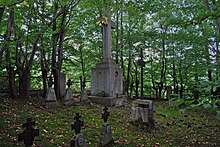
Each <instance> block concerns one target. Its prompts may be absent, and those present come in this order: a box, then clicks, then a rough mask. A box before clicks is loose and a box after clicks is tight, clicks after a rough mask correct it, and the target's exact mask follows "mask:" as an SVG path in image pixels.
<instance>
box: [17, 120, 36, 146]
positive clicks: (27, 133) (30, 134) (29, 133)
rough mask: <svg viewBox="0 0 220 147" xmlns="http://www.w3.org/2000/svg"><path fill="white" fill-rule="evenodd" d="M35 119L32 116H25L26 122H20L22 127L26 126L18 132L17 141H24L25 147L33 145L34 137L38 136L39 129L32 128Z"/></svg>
mask: <svg viewBox="0 0 220 147" xmlns="http://www.w3.org/2000/svg"><path fill="white" fill-rule="evenodd" d="M33 125H35V121H32V118H27V122H26V123H24V124H22V127H23V128H26V130H24V131H23V132H22V133H20V134H18V141H22V140H23V141H24V144H25V147H31V146H32V145H33V141H34V137H35V136H39V129H34V128H33V127H32V126H33Z"/></svg>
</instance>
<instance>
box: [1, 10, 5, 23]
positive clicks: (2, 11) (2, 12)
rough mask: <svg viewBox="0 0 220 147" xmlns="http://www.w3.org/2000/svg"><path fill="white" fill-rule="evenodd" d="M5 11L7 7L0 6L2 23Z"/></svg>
mask: <svg viewBox="0 0 220 147" xmlns="http://www.w3.org/2000/svg"><path fill="white" fill-rule="evenodd" d="M4 11H5V7H0V24H1V22H2V17H3V14H4Z"/></svg>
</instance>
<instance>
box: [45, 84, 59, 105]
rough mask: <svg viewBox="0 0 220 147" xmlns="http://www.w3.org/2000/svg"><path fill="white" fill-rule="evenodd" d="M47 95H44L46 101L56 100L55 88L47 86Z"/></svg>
mask: <svg viewBox="0 0 220 147" xmlns="http://www.w3.org/2000/svg"><path fill="white" fill-rule="evenodd" d="M47 91H48V92H47V97H46V101H48V102H49V101H51V102H52V101H57V98H56V94H55V89H54V88H52V87H49V88H48V90H47Z"/></svg>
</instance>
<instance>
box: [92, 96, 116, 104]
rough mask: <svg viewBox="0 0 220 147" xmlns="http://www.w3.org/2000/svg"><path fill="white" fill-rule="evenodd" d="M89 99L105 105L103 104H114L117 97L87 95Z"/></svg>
mask: <svg viewBox="0 0 220 147" xmlns="http://www.w3.org/2000/svg"><path fill="white" fill-rule="evenodd" d="M88 98H89V100H90V101H91V102H93V103H97V104H101V105H105V106H114V105H115V103H116V100H117V98H116V97H115V98H113V97H98V96H88Z"/></svg>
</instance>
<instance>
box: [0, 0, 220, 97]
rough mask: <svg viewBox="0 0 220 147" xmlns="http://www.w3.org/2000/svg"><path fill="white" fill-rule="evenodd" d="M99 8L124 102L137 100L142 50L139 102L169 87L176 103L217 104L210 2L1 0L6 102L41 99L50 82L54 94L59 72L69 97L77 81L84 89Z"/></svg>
mask: <svg viewBox="0 0 220 147" xmlns="http://www.w3.org/2000/svg"><path fill="white" fill-rule="evenodd" d="M105 3H109V5H110V7H111V12H112V20H113V21H114V22H115V24H116V28H115V29H114V30H112V37H113V38H112V58H113V59H114V60H115V63H117V64H118V65H119V66H120V67H121V68H122V69H123V81H124V91H125V92H126V93H127V94H128V95H129V96H133V95H134V96H135V97H138V96H140V86H141V84H140V73H141V72H140V66H138V64H137V63H138V62H137V61H138V60H139V59H140V58H141V50H142V52H143V53H142V58H143V61H144V63H145V64H144V67H143V79H144V80H143V91H144V96H146V97H155V98H165V91H166V88H167V87H172V90H173V94H176V95H177V96H178V97H180V98H185V99H187V98H194V99H199V98H206V99H209V100H211V99H212V98H214V99H215V98H219V95H220V77H219V76H220V75H219V73H220V72H219V70H220V59H219V58H220V57H219V56H220V53H219V52H220V49H219V41H220V16H219V14H220V13H219V11H220V10H219V8H220V7H219V5H220V3H219V1H216V0H203V1H200V0H171V1H160V0H156V1H148V0H115V1H110V0H106V1H103V0H90V1H85V0H71V1H68V0H47V1H40V0H10V1H7V0H2V1H1V2H0V25H1V30H0V41H1V44H0V68H1V70H0V72H1V79H0V82H2V84H3V85H4V84H6V86H3V87H4V88H5V87H8V89H6V90H8V91H10V96H11V97H12V98H14V99H17V98H22V99H26V98H27V97H28V95H29V91H30V90H33V89H35V90H36V89H41V90H42V89H44V91H45V92H46V89H47V78H48V77H49V76H50V75H53V76H54V81H55V83H56V84H55V87H56V91H59V90H57V89H59V80H58V79H59V76H60V74H61V73H65V74H66V75H67V78H68V79H71V80H72V81H73V82H74V84H73V86H74V89H75V91H79V90H80V86H79V79H80V77H82V79H83V80H85V83H86V86H87V87H86V88H87V89H88V90H89V89H90V72H91V68H93V67H94V66H95V64H96V63H97V62H99V61H100V60H101V57H102V31H101V30H102V27H100V26H98V25H97V22H98V19H99V16H100V15H101V13H102V12H103V11H105V10H106V7H105ZM5 81H7V82H5ZM7 85H8V86H7ZM4 88H3V90H4ZM58 95H59V94H58ZM58 97H59V96H58Z"/></svg>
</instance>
